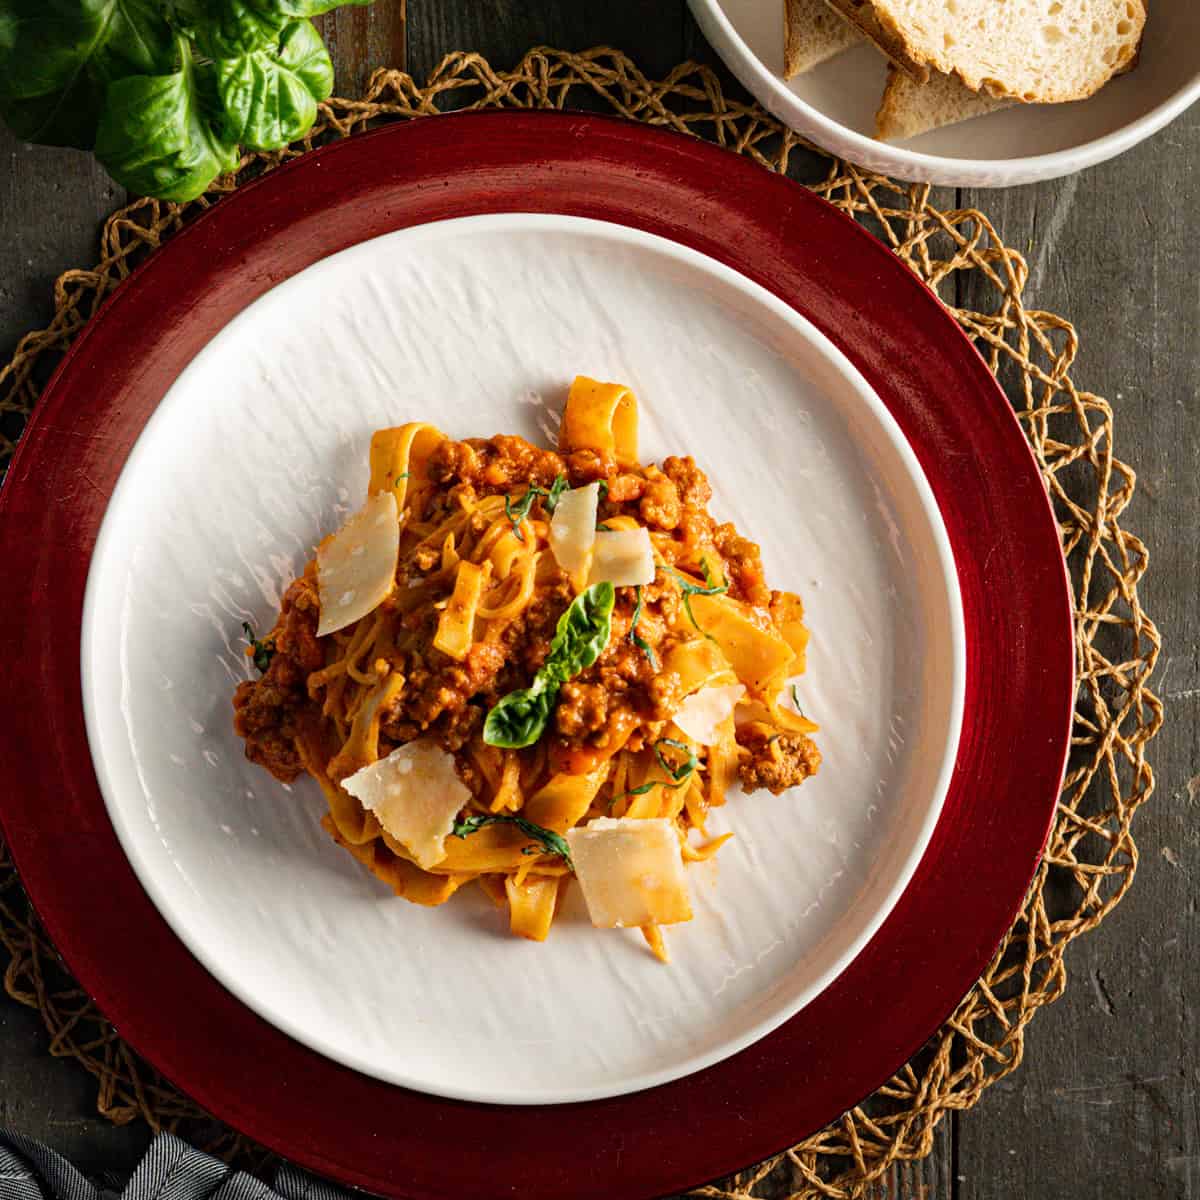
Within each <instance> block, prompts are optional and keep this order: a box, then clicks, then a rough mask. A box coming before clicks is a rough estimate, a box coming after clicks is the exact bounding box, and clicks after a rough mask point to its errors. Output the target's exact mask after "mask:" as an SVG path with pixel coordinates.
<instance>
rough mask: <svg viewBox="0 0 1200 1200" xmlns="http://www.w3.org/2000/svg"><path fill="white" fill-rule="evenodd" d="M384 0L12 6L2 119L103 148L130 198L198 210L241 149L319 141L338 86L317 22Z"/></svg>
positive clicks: (34, 2) (6, 8)
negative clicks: (315, 135) (322, 109)
mask: <svg viewBox="0 0 1200 1200" xmlns="http://www.w3.org/2000/svg"><path fill="white" fill-rule="evenodd" d="M370 2H371V0H0V117H3V119H4V121H5V122H6V123H7V124H8V126H9V127H10V128H11V129H12V131H13V132H14V133H15V134H16V135H17V136H18V137H20V138H23V139H24V140H25V141H30V142H42V143H45V144H49V145H54V146H76V147H78V148H80V149H83V150H94V151H95V154H96V157H97V158H98V159H99V160H100V162H101V163H102V164H103V166H104V167H105V169H106V170H107V171H108V173H109V174H110V175H111V176H112V177H113V178H114V179H115V180H116V181H117V182H118V183H120V184H121V185H122V186H124V187H126V188H128V189H129V190H130V191H131V192H136V193H138V194H142V195H147V196H155V197H158V198H159V199H162V200H176V201H186V200H193V199H195V197H197V196H198V195H200V193H201V192H203V191H204V189H205V188H207V187H208V185H209V184H210V183H211V182H212V181H213V179H214V178H215V177H216V176H217V175H220V174H222V173H224V172H226V171H231V170H233V169H234V168H235V167H236V166H237V164H238V161H239V157H240V153H239V150H238V147H239V145H241V146H243V147H245V148H246V149H250V150H277V149H279V148H281V147H283V146H286V145H287V144H288V143H289V142H292V141H295V140H296V139H297V138H299V137H302V136H303V135H304V134H306V133H307V132H308V131H309V129H311V128H312V125H313V122H314V121H315V120H316V115H317V104H318V102H319V101H321V100H324V99H325V98H326V97H327V96H328V95H329V94H330V92H331V91H332V89H333V64H332V63H331V62H330V59H329V54H328V53H327V52H326V50H325V47H324V46H323V45H322V43H321V39H320V37H319V35H318V34H317V31H316V30H315V29H314V28H313V26H312V25H311V24H310V23H309V21H308V18H309V17H313V16H316V15H318V14H319V13H323V12H327V11H329V10H330V9H332V8H337V7H338V6H339V5H340V4H341V3H352V4H364V3H370Z"/></svg>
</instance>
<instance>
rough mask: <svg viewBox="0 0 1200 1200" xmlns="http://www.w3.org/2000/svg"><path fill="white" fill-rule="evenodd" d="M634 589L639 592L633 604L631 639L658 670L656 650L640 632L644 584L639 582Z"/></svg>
mask: <svg viewBox="0 0 1200 1200" xmlns="http://www.w3.org/2000/svg"><path fill="white" fill-rule="evenodd" d="M633 590H634V592H635V593H636V594H637V603H636V604H635V605H634V606H633V617H632V618H631V619H630V622H629V640H630V641H631V642H632V643H633V644H634V645H635V646H636V647H637V648H638V649H639V650H640V651H641V652H642V653H643V654H644V655H645V656H646V660H647V661H648V662H649V664H650V666H651V668H652V669H653V670H655V671H657V670H658V659H657V658H656V657H655V655H654V650H653V649H652V648H651V646H650V643H649V642H648V641H646V639H645V638H644V637H642V635H641V634H640V633H638V621H640V620H641V618H642V585H641V584H640V583H639V584H637V585H636V586H635V587H634V589H633Z"/></svg>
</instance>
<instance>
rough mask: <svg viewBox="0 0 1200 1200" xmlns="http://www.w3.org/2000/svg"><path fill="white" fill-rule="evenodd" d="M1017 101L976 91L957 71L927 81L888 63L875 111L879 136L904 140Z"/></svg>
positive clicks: (888, 139)
mask: <svg viewBox="0 0 1200 1200" xmlns="http://www.w3.org/2000/svg"><path fill="white" fill-rule="evenodd" d="M1016 103H1017V101H1016V100H1008V99H1004V100H997V99H996V98H995V97H994V96H989V95H988V94H987V92H973V91H971V89H970V88H969V87H967V85H966V84H965V83H963V81H962V80H961V79H959V78H958V77H957V76H955V75H936V74H931V75H930V76H929V78H928V79H927V80H926V81H925V82H924V83H918V82H917V80H915V79H914V78H913V77H912V76H911V75H908V74H906V73H905V72H904V71H901V70H898V69H897V68H896V66H895V65H894V64H893V63H888V76H887V83H886V84H885V85H884V88H883V98H882V99H881V100H880V102H879V111H878V112H877V113H876V114H875V136H876V137H877V138H881V139H882V140H884V141H890V142H900V141H903V140H904V139H905V138H911V137H916V136H917V134H919V133H928V131H929V130H931V129H940V128H941V127H942V126H943V125H954V124H956V123H957V122H958V121H969V120H970V119H971V118H972V117H982V116H983V115H984V114H985V113H990V112H995V111H996V110H997V109H1000V108H1008V107H1010V106H1011V105H1013V104H1016Z"/></svg>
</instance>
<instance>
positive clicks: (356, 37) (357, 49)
mask: <svg viewBox="0 0 1200 1200" xmlns="http://www.w3.org/2000/svg"><path fill="white" fill-rule="evenodd" d="M405 8H406V5H405V0H375V3H374V4H372V5H371V6H370V7H369V8H363V7H359V6H349V7H346V8H338V9H335V10H334V11H333V12H330V13H326V14H325V15H324V16H322V17H318V18H317V19H316V21H315V24H316V26H317V28H318V29H319V30H320V32H321V36H322V37H323V38H324V39H325V44H326V46H328V47H329V56H330V58H332V59H333V70H334V91H335V93H336V94H337V95H340V96H357V95H359V94H360V93H361V92H362V91H363V89H364V88H365V87H366V83H367V80H368V79H370V77H371V72H372V71H375V70H377V69H378V68H379V67H399V68H400V69H401V70H403V69H404V67H405V65H406V62H407V51H406V20H405Z"/></svg>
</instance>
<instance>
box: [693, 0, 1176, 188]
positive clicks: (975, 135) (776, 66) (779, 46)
mask: <svg viewBox="0 0 1200 1200" xmlns="http://www.w3.org/2000/svg"><path fill="white" fill-rule="evenodd" d="M688 2H689V4H690V5H691V9H692V12H693V13H694V14H695V17H696V20H697V21H698V22H699V24H700V28H701V29H702V30H703V31H704V35H705V37H707V38H708V40H709V41H710V42H712V44H713V47H714V48H715V49H716V51H717V53H718V54H719V55H720V56H721V57H722V58H723V59H724V60H725V64H726V65H727V66H728V67H729V69H730V70H731V71H732V72H733V73H734V74H735V75H736V76H737V77H738V79H739V80H741V82H742V83H743V84H744V85H745V86H746V87H747V88H748V89H749V90H750V91H751V92H752V93H753V94H754V95H755V96H756V97H757V98H758V100H759V102H760V103H761V104H762V105H763V106H764V107H765V108H767V109H769V110H770V111H771V112H772V113H774V114H775V116H777V117H778V118H779V119H780V120H781V121H784V122H786V123H787V124H788V125H790V126H791V127H792V128H793V129H795V130H796V132H797V133H800V134H803V135H804V136H805V137H806V138H808V139H809V140H810V141H812V142H815V143H816V144H817V145H818V146H821V147H823V148H824V149H826V150H829V151H830V152H831V153H833V154H836V155H838V156H839V157H840V158H845V159H848V160H849V161H850V162H853V163H857V164H859V165H860V166H863V167H867V168H869V169H870V170H872V171H879V172H881V173H883V174H885V175H894V176H897V177H898V178H900V179H917V180H923V181H928V182H930V183H937V184H943V185H946V186H949V187H1008V186H1011V185H1012V184H1018V183H1036V182H1037V181H1038V180H1041V179H1056V178H1058V177H1059V176H1060V175H1069V174H1071V173H1072V172H1074V171H1081V170H1083V168H1084V167H1090V166H1094V165H1095V164H1096V163H1099V162H1104V160H1105V159H1109V158H1113V157H1114V156H1115V155H1118V154H1123V153H1124V152H1125V151H1126V150H1128V149H1129V148H1130V147H1131V146H1136V145H1137V143H1138V142H1140V141H1142V140H1143V139H1145V138H1148V137H1149V136H1150V135H1151V134H1152V133H1155V132H1157V131H1158V130H1159V129H1161V128H1162V127H1163V126H1164V125H1166V124H1167V122H1168V121H1172V120H1174V119H1175V117H1177V116H1178V115H1179V114H1180V113H1181V112H1183V110H1184V109H1185V108H1187V107H1188V105H1190V104H1191V103H1192V102H1193V101H1194V100H1195V99H1196V98H1197V96H1200V2H1198V0H1150V3H1149V9H1150V19H1149V21H1148V22H1147V25H1146V33H1145V37H1144V38H1143V41H1142V52H1141V58H1140V60H1139V62H1138V66H1137V68H1136V69H1135V70H1134V71H1132V72H1130V73H1129V74H1128V75H1126V76H1124V77H1123V78H1121V79H1116V80H1114V81H1113V82H1112V83H1110V84H1109V85H1108V86H1107V87H1105V88H1103V89H1102V90H1101V91H1100V92H1098V93H1097V94H1096V95H1095V96H1093V97H1091V99H1089V100H1084V101H1080V102H1078V103H1075V104H1057V105H1022V106H1018V107H1016V108H1012V109H1005V110H1002V111H1000V112H996V113H992V114H990V115H988V116H986V117H979V118H977V119H975V120H973V121H965V122H963V123H962V124H959V125H951V126H949V127H947V128H945V129H937V130H934V131H932V132H930V133H926V134H922V135H921V136H920V137H917V138H912V139H910V140H909V141H907V142H903V143H888V142H880V141H877V140H876V139H875V137H874V136H873V133H874V128H875V110H876V108H877V107H878V103H879V97H880V94H881V92H882V90H883V83H884V74H885V67H884V59H883V57H882V55H880V54H879V53H877V52H876V51H875V49H874V48H873V47H871V46H867V45H864V46H860V47H857V48H855V49H853V50H851V51H848V52H847V53H845V54H843V55H840V56H839V57H838V58H836V59H834V60H832V61H831V62H828V63H824V64H823V65H822V66H820V67H817V68H816V70H814V71H809V72H808V73H807V74H805V75H801V76H800V77H799V78H797V79H793V80H790V81H785V80H784V78H783V0H688Z"/></svg>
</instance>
